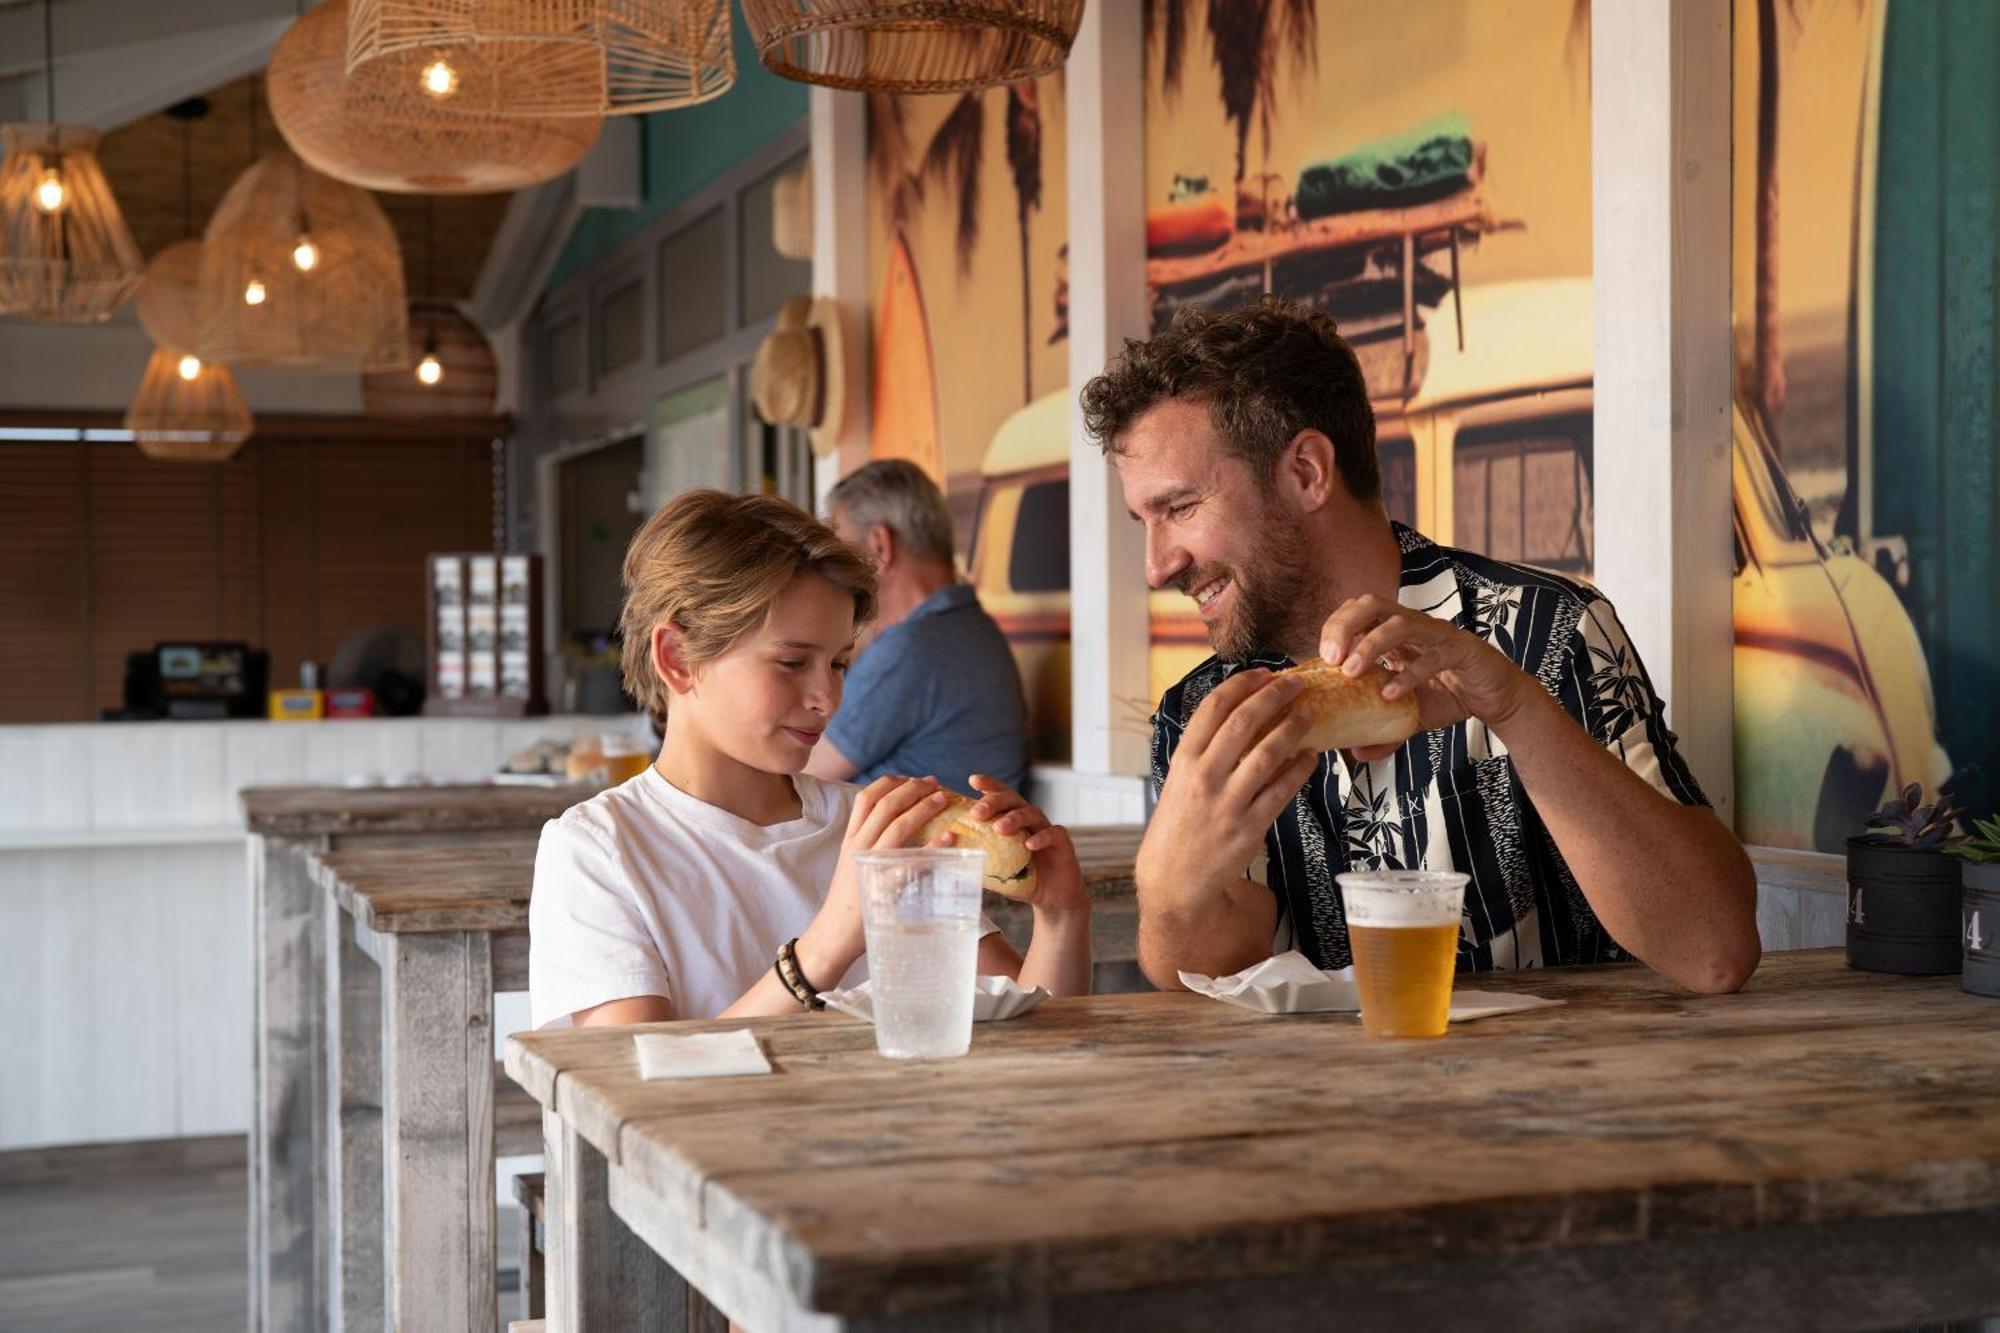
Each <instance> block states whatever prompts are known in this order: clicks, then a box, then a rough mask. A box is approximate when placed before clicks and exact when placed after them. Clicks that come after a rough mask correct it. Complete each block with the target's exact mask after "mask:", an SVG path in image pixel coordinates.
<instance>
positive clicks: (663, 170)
mask: <svg viewBox="0 0 2000 1333" xmlns="http://www.w3.org/2000/svg"><path fill="white" fill-rule="evenodd" d="M733 26H734V28H735V46H736V85H735V86H734V87H733V88H731V89H730V90H729V91H728V92H726V93H724V94H723V95H722V96H720V97H718V98H716V99H715V100H714V101H712V102H704V103H702V104H701V105H700V106H692V107H688V108H686V109H685V110H681V111H656V112H653V113H651V114H649V115H647V116H644V117H642V118H641V120H640V124H639V135H640V161H641V164H642V167H641V170H642V180H641V187H642V193H643V198H644V200H645V202H644V203H643V204H642V205H641V206H640V207H638V208H629V209H628V208H591V209H586V210H585V211H584V214H583V216H582V217H581V218H579V219H577V223H576V228H575V230H573V231H571V232H570V235H569V240H568V242H566V243H565V244H564V246H563V252H562V257H561V258H560V259H558V260H557V261H556V267H555V271H554V273H553V274H551V276H550V278H549V286H550V287H556V286H559V285H560V284H562V283H564V282H566V281H568V280H569V279H571V278H573V277H575V276H576V275H577V274H579V273H582V272H583V271H584V270H585V269H587V268H589V267H590V266H591V265H592V264H594V263H596V262H597V261H598V260H600V259H602V258H603V257H604V256H606V255H608V254H610V253H611V252H612V251H613V250H615V249H617V248H618V246H619V245H621V244H623V243H624V242H625V241H627V240H630V239H631V238H632V237H633V236H635V235H637V234H638V233H639V232H640V231H642V230H644V228H645V226H646V224H647V223H649V222H651V221H652V220H653V219H654V218H657V217H659V216H660V215H661V214H662V213H667V212H671V211H672V210H673V209H674V208H675V207H677V206H678V205H680V204H682V203H684V202H686V201H687V200H688V199H690V198H692V197H693V196H694V195H696V194H698V193H700V192H701V190H702V188H703V187H704V186H706V185H708V184H709V183H710V182H711V181H713V180H715V179H716V178H717V177H718V176H721V175H722V174H723V173H724V172H726V171H728V170H729V168H731V167H733V166H735V165H736V164H737V163H738V162H741V161H742V160H743V159H744V158H746V157H748V156H749V155H750V154H751V153H754V152H756V151H757V150H758V149H759V148H761V147H763V146H764V145H765V144H767V143H769V142H771V140H773V139H775V138H776V137H777V136H778V135H780V134H782V133H783V132H784V131H785V130H787V129H788V128H790V127H791V126H792V125H793V124H795V123H797V122H798V121H799V120H801V119H802V118H803V117H804V116H805V114H806V86H805V85H804V84H802V83H794V82H793V81H792V80H790V79H781V78H779V77H778V76H777V75H775V74H773V73H771V72H770V71H769V70H767V69H765V68H764V67H763V65H761V64H759V63H758V60H757V51H756V48H754V47H753V46H751V45H750V34H749V32H748V31H747V29H746V28H745V26H744V24H743V22H742V19H741V18H740V17H738V18H737V19H736V21H735V23H734V25H733Z"/></svg>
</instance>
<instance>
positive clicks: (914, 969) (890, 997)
mask: <svg viewBox="0 0 2000 1333" xmlns="http://www.w3.org/2000/svg"><path fill="white" fill-rule="evenodd" d="M854 865H855V869H856V870H857V872H858V873H859V874H860V877H861V928H862V932H863V934H864V936H865V937H866V939H867V944H868V978H869V991H870V992H871V993H872V995H873V997H874V1008H875V1048H876V1049H877V1050H879V1051H881V1052H882V1054H884V1055H886V1056H889V1057H890V1058H891V1059H896V1060H942V1059H946V1058H949V1057H951V1056H955V1055H964V1054H965V1053H966V1051H967V1050H968V1049H970V1048H971V1046H972V997H973V990H974V987H975V985H976V984H977V981H978V972H979V962H978V959H979V879H980V874H981V872H982V871H983V869H984V868H985V865H986V854H985V853H984V852H982V851H978V850H976V849H973V848H963V847H901V848H894V849H890V850H884V851H873V852H857V853H855V856H854Z"/></svg>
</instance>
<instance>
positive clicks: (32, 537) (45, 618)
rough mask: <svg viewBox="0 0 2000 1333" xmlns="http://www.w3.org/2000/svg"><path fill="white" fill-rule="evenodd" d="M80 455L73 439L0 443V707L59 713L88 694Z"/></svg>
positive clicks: (25, 718) (29, 718)
mask: <svg viewBox="0 0 2000 1333" xmlns="http://www.w3.org/2000/svg"><path fill="white" fill-rule="evenodd" d="M84 463H85V459H84V455H83V452H82V449H81V447H80V446H77V445H74V444H19V443H8V444H0V710H4V711H0V717H4V718H5V720H8V721H15V722H53V721H67V720H70V719H73V718H77V717H80V716H83V715H84V712H83V710H84V709H85V708H86V707H87V706H88V705H89V703H90V696H89V694H88V692H87V683H86V681H85V679H84V677H83V675H82V673H81V672H80V671H79V670H78V663H79V662H81V661H82V659H83V657H84V654H85V651H86V649H85V636H86V632H87V621H86V617H85V607H86V604H87V603H86V600H85V598H84V596H83V595H82V594H83V591H84V589H83V586H82V583H81V574H82V571H84V570H85V568H86V562H85V560H84V558H83V552H84V534H85V531H86V528H85V520H86V513H85V505H84V499H85V496H86V494H87V493H88V492H87V487H86V484H85V482H86V477H87V473H86V470H85V466H84Z"/></svg>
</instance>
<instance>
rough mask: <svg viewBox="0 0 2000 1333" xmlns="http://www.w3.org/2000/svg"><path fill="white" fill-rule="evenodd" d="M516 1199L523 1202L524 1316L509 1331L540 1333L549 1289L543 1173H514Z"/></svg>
mask: <svg viewBox="0 0 2000 1333" xmlns="http://www.w3.org/2000/svg"><path fill="white" fill-rule="evenodd" d="M514 1199H515V1201H516V1202H518V1203H519V1204H520V1205H521V1318H520V1319H519V1320H517V1321H516V1322H515V1323H514V1324H512V1325H510V1326H509V1329H508V1333H541V1329H542V1315H543V1314H544V1313H545V1310H544V1307H543V1305H542V1301H543V1299H544V1293H545V1291H546V1289H547V1278H546V1277H545V1276H544V1275H543V1271H542V1263H543V1255H544V1254H545V1253H546V1252H547V1250H548V1243H549V1233H548V1228H547V1227H546V1226H545V1225H544V1224H543V1222H542V1206H543V1205H542V1173H541V1172H539V1171H535V1172H526V1173H523V1174H521V1175H518V1176H515V1177H514Z"/></svg>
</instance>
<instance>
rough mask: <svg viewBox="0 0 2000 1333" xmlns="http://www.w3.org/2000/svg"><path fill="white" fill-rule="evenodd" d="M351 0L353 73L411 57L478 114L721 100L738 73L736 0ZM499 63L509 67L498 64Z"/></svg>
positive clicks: (424, 75)
mask: <svg viewBox="0 0 2000 1333" xmlns="http://www.w3.org/2000/svg"><path fill="white" fill-rule="evenodd" d="M352 4H353V10H352V13H351V14H350V16H349V18H348V25H347V70H348V73H349V74H351V75H358V74H360V73H361V71H362V70H364V69H366V68H367V67H368V66H370V65H372V64H375V63H377V62H380V61H388V60H395V59H398V58H401V60H402V61H405V62H407V63H406V64H405V65H404V68H406V69H407V70H409V71H411V72H412V76H413V77H415V78H416V79H417V81H418V82H419V83H420V84H421V86H422V87H423V88H424V89H425V90H426V91H427V92H428V93H429V95H431V96H434V97H436V98H438V99H439V100H440V101H446V102H454V103H460V104H462V105H463V106H464V107H465V108H466V110H467V111H468V112H471V113H475V114H480V115H495V116H598V115H629V114H632V113H635V112H640V111H667V110H671V109H673V108H675V107H683V106H693V105H695V104H696V103H697V102H706V101H708V100H709V99H710V98H712V97H719V96H721V95H722V94H723V93H725V92H727V91H729V88H730V85H731V84H733V83H735V82H736V56H735V53H734V52H733V51H732V49H731V47H730V38H729V0H352ZM510 47H513V48H520V49H519V50H518V51H515V52H509V51H508V48H510ZM495 61H498V62H501V63H502V64H503V65H504V69H503V70H499V71H495V70H494V69H492V68H491V64H492V62H495Z"/></svg>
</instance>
